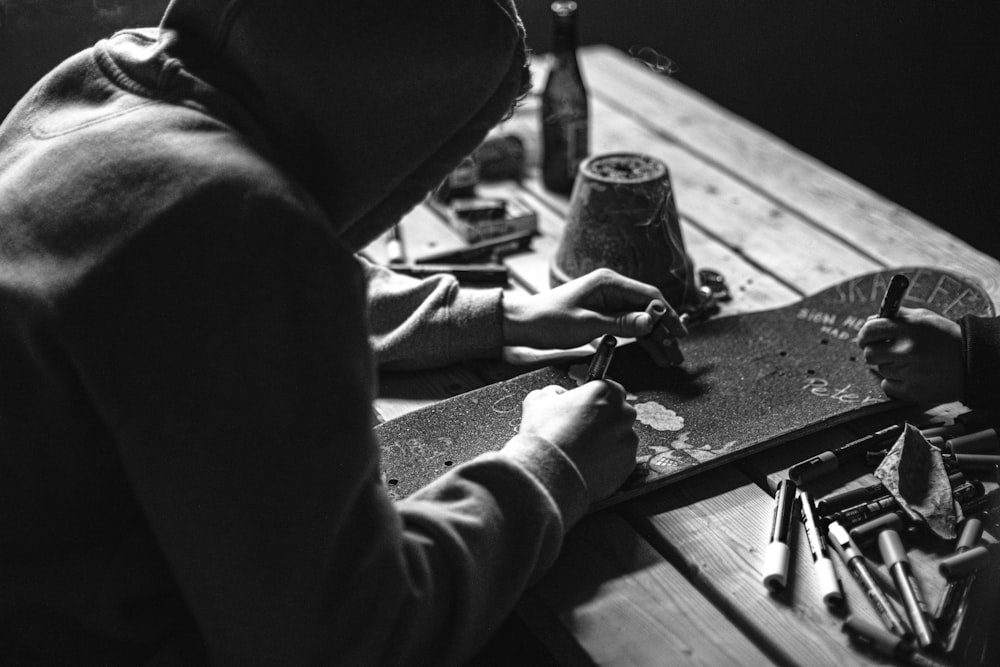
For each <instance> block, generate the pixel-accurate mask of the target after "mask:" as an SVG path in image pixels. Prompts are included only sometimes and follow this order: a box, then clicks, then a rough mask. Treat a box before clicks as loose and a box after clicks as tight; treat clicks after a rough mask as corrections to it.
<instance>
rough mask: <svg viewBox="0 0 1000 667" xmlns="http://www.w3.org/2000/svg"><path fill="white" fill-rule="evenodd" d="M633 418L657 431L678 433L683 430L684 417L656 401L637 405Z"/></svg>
mask: <svg viewBox="0 0 1000 667" xmlns="http://www.w3.org/2000/svg"><path fill="white" fill-rule="evenodd" d="M635 418H636V419H637V420H639V421H640V422H642V423H643V424H646V425H647V426H649V427H650V428H653V429H656V430H657V431H680V430H682V429H683V428H684V417H681V416H680V415H678V414H677V413H676V412H674V411H673V410H668V409H667V408H665V407H663V406H662V405H660V404H659V403H657V402H656V401H647V402H645V403H637V404H636V405H635Z"/></svg>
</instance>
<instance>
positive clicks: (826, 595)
mask: <svg viewBox="0 0 1000 667" xmlns="http://www.w3.org/2000/svg"><path fill="white" fill-rule="evenodd" d="M798 496H799V509H800V511H801V512H802V525H803V526H804V527H805V530H806V541H807V542H809V551H810V552H811V553H812V557H813V567H814V569H815V571H816V579H817V583H818V584H819V592H820V596H821V597H822V598H823V604H825V605H826V606H827V607H836V606H838V605H841V604H843V602H844V591H843V590H842V589H841V588H840V579H839V578H838V577H837V571H836V570H835V569H834V567H833V561H832V560H830V551H829V549H827V546H826V540H825V539H824V537H823V533H822V532H821V531H820V528H819V521H818V520H817V519H816V507H815V506H814V505H813V501H812V497H810V495H809V492H808V491H803V490H802V489H799V493H798Z"/></svg>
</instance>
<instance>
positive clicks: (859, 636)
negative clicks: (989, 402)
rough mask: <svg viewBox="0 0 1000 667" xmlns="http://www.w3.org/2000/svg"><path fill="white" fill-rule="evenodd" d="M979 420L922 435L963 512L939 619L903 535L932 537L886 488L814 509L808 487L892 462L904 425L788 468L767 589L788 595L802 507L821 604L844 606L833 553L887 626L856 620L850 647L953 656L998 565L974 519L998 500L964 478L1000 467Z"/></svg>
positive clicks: (972, 417) (770, 548)
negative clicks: (876, 560)
mask: <svg viewBox="0 0 1000 667" xmlns="http://www.w3.org/2000/svg"><path fill="white" fill-rule="evenodd" d="M980 417H981V415H979V414H977V413H969V414H967V415H963V416H961V417H959V418H957V419H956V421H955V423H954V424H950V425H947V426H931V427H926V428H922V429H921V433H922V434H923V435H924V437H926V438H927V439H928V441H929V442H930V443H931V444H932V445H934V446H936V447H938V448H939V449H940V450H941V454H942V460H943V461H944V462H945V467H946V470H947V471H948V472H949V477H948V479H949V481H950V483H951V487H952V497H953V498H954V500H955V501H956V502H958V503H959V504H960V505H961V507H962V511H963V514H964V516H965V520H964V521H963V523H962V525H961V533H960V535H959V538H958V540H957V542H956V544H955V547H954V551H953V553H952V554H951V555H949V556H947V557H946V558H944V559H942V560H941V562H940V564H939V572H940V573H941V575H942V576H943V577H944V578H945V581H946V584H945V587H944V591H943V593H942V596H941V599H940V600H939V601H938V603H937V605H936V607H935V609H934V611H933V613H932V612H931V610H930V607H929V605H928V604H927V602H926V600H925V598H924V597H923V594H922V592H921V589H920V585H919V582H918V581H917V579H916V577H915V576H914V574H913V572H912V570H911V569H910V562H909V559H908V557H907V551H906V547H905V546H904V542H903V538H902V535H920V534H921V533H925V532H927V531H924V530H923V524H922V523H919V524H918V523H916V522H914V521H913V520H912V519H911V518H910V515H909V514H907V513H906V512H904V511H903V509H902V508H901V507H900V506H899V503H898V502H897V501H896V499H895V498H894V497H893V496H892V495H891V494H890V493H889V491H888V490H887V489H886V488H885V487H884V486H883V485H882V484H881V483H880V482H879V483H876V484H870V485H868V486H864V487H861V488H856V489H851V490H848V491H843V492H838V493H833V494H829V495H827V496H824V497H822V498H819V499H817V500H814V499H813V497H812V494H811V493H810V492H809V491H808V490H806V489H804V488H802V486H803V485H808V483H809V482H810V481H812V480H815V479H817V478H819V477H821V476H822V475H825V474H827V473H830V472H832V471H834V470H836V469H837V468H839V467H840V466H841V464H843V463H845V462H847V461H851V460H860V461H868V463H869V464H872V465H877V464H878V463H879V462H880V461H881V459H882V458H884V456H885V453H886V452H885V448H886V447H889V446H891V444H892V443H893V442H894V441H895V440H896V439H897V438H898V437H899V435H900V434H901V433H902V432H903V431H904V429H905V425H902V424H899V425H893V426H890V427H888V428H885V429H882V430H880V431H878V432H876V433H873V434H871V435H868V436H865V437H863V438H860V439H858V440H855V441H853V442H851V443H848V444H847V445H844V446H843V447H840V448H838V449H835V450H833V451H829V452H824V453H823V454H820V455H819V456H815V457H812V458H810V459H807V460H805V461H802V462H801V463H798V464H796V465H794V466H792V467H791V468H789V470H788V478H787V479H783V480H781V481H780V482H779V483H778V487H777V490H776V494H775V506H774V516H773V518H772V524H771V533H770V538H769V542H768V545H767V548H766V550H765V556H764V565H763V583H764V585H765V586H766V587H767V588H768V590H770V591H771V592H772V593H778V592H780V591H782V590H783V589H784V588H785V586H786V583H787V581H786V579H787V573H788V558H789V548H788V542H789V531H790V530H791V529H792V526H793V524H794V517H795V513H796V507H798V513H799V515H800V518H801V523H802V525H803V529H804V532H805V537H806V541H807V542H808V545H809V549H810V552H811V554H812V557H813V563H814V566H815V573H816V577H817V582H818V584H819V588H820V593H821V596H822V598H823V602H824V603H825V604H826V605H827V606H829V607H831V608H836V607H839V606H840V605H842V604H843V603H844V593H843V589H842V588H841V586H840V581H839V579H838V578H837V573H836V570H835V569H834V567H833V562H832V560H831V558H830V550H831V549H832V551H834V552H835V553H836V554H837V555H838V556H839V558H840V560H841V562H842V563H843V564H844V566H845V567H846V568H847V570H848V571H849V572H850V573H851V576H853V577H854V579H855V580H856V581H857V582H858V584H859V585H860V586H861V588H862V590H864V591H865V596H866V598H867V599H868V601H869V603H870V604H871V606H872V607H873V608H874V610H875V611H876V612H877V614H878V617H879V618H880V619H881V621H882V625H883V626H884V628H883V627H879V626H876V625H873V624H871V623H867V622H866V621H864V620H863V619H860V618H857V617H849V618H848V619H847V620H846V621H845V622H844V626H843V629H844V632H845V633H847V634H848V635H849V636H850V637H851V639H852V640H854V641H855V642H856V643H858V644H861V645H864V646H866V647H868V648H870V649H872V650H874V651H876V652H878V653H881V654H884V655H887V656H890V657H894V658H896V659H900V660H903V661H904V662H906V663H908V664H915V665H935V664H940V663H939V662H938V661H936V660H935V658H934V657H933V654H935V653H938V654H943V655H954V654H955V652H956V651H957V649H958V647H959V640H960V638H961V637H963V636H964V633H963V627H965V629H966V631H967V630H968V625H969V624H966V623H965V621H966V620H967V615H968V611H969V608H970V597H971V596H970V592H971V590H972V584H973V581H975V579H976V576H977V571H978V570H979V569H980V568H982V567H983V566H984V565H985V564H986V563H988V562H990V560H991V558H993V559H995V557H996V554H992V555H991V553H990V551H989V549H988V548H987V547H986V546H983V545H979V544H978V542H979V539H980V536H981V534H982V530H983V524H982V521H981V519H980V518H978V517H977V516H976V515H977V514H978V513H980V512H983V511H984V510H988V509H989V508H990V506H991V505H995V504H996V503H997V499H996V498H995V497H994V496H996V494H995V493H993V494H989V495H984V486H983V483H982V482H981V481H979V480H978V479H971V478H967V475H970V476H974V475H975V474H978V473H983V472H985V473H988V474H992V475H993V476H994V479H996V475H997V472H998V465H1000V437H998V434H997V432H996V431H995V430H994V429H993V428H983V426H984V424H983V422H982V420H981V419H980ZM880 448H881V450H880ZM824 538H825V539H824ZM859 545H861V546H859ZM876 545H877V549H878V552H879V554H880V555H881V557H882V562H883V563H884V564H885V566H886V568H887V569H888V571H889V574H890V575H891V577H892V587H893V588H894V589H895V591H894V592H895V595H896V596H897V598H898V599H899V600H900V602H901V603H902V607H903V610H904V611H905V618H904V615H903V614H900V613H899V612H898V611H897V610H896V608H895V607H894V606H893V604H892V602H891V601H890V599H889V596H888V595H887V594H886V592H885V590H884V588H883V586H882V585H881V584H880V583H879V578H878V577H877V576H875V574H874V573H873V572H872V570H871V568H870V567H869V565H868V560H867V559H866V558H865V556H864V555H863V553H862V549H863V548H872V549H874V548H876ZM828 546H829V547H830V549H828ZM981 630H985V629H984V628H981Z"/></svg>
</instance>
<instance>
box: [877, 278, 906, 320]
mask: <svg viewBox="0 0 1000 667" xmlns="http://www.w3.org/2000/svg"><path fill="white" fill-rule="evenodd" d="M909 287H910V279H909V278H907V277H906V276H904V275H903V274H902V273H897V274H896V275H894V276H893V277H892V278H890V279H889V287H887V288H886V290H885V294H884V295H883V296H882V305H881V306H879V309H878V316H879V317H889V318H892V317H896V315H897V314H898V313H899V305H900V304H901V303H902V302H903V297H905V296H906V290H907V289H909Z"/></svg>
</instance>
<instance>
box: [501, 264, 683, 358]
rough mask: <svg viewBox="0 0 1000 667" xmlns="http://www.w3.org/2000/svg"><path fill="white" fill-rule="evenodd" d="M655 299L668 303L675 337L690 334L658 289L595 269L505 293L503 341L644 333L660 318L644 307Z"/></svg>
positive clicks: (667, 318)
mask: <svg viewBox="0 0 1000 667" xmlns="http://www.w3.org/2000/svg"><path fill="white" fill-rule="evenodd" d="M654 300H657V301H659V302H661V304H663V305H665V306H666V314H664V315H663V318H662V320H660V321H661V322H663V324H664V326H666V327H667V329H668V330H669V331H670V333H671V334H672V335H673V336H674V337H678V338H680V337H683V336H686V335H687V329H686V328H685V327H684V325H683V324H682V323H681V321H680V319H678V317H677V313H676V312H674V310H673V309H672V308H671V307H670V306H669V305H667V301H666V299H664V298H663V295H662V294H661V293H660V290H658V289H657V288H655V287H653V286H652V285H647V284H645V283H641V282H639V281H637V280H633V279H631V278H626V277H625V276H623V275H621V274H619V273H616V272H614V271H612V270H611V269H597V270H595V271H591V272H590V273H588V274H587V275H585V276H581V277H579V278H577V279H575V280H572V281H570V282H568V283H565V284H563V285H560V286H559V287H556V288H554V289H551V290H549V291H547V292H540V293H538V294H534V295H532V296H526V297H518V296H516V295H510V294H507V295H504V320H503V335H504V344H505V345H525V346H528V347H536V348H571V347H576V346H578V345H583V344H585V343H588V342H590V341H592V340H594V339H595V338H597V337H598V336H602V335H604V334H611V335H613V336H621V337H625V338H638V337H641V336H645V335H646V334H648V333H649V332H651V331H652V330H653V326H654V325H655V324H656V320H655V319H654V318H653V316H652V315H650V314H649V313H647V312H645V311H646V308H647V307H648V306H649V304H650V303H651V302H652V301H654Z"/></svg>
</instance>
